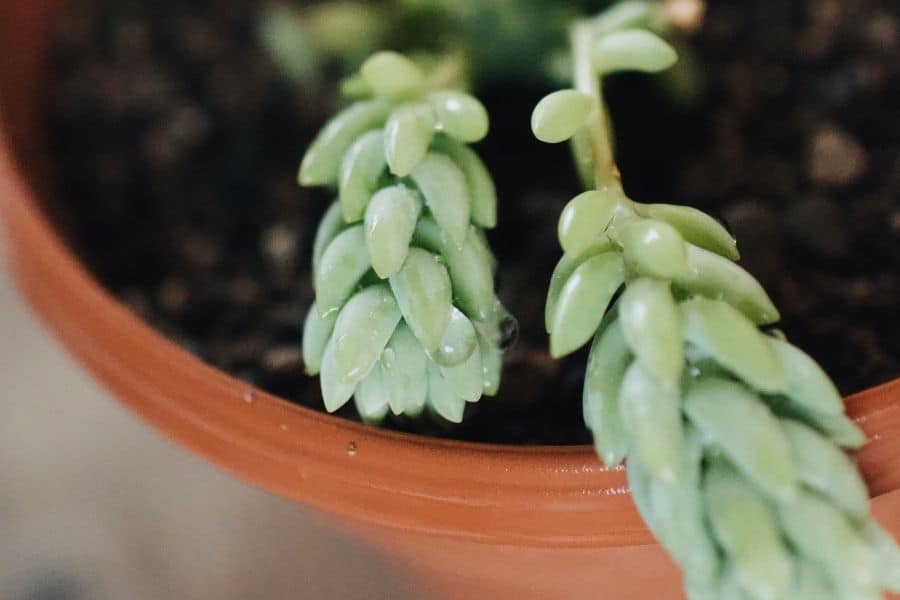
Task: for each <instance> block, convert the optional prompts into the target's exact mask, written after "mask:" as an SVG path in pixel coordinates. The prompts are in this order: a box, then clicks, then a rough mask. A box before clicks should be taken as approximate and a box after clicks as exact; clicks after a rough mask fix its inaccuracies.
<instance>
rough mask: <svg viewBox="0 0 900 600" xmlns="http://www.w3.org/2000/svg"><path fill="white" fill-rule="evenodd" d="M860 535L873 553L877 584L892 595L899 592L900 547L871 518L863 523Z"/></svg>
mask: <svg viewBox="0 0 900 600" xmlns="http://www.w3.org/2000/svg"><path fill="white" fill-rule="evenodd" d="M861 533H862V535H863V537H864V538H865V540H866V541H867V542H868V543H869V545H870V546H871V547H872V550H874V551H875V554H876V566H875V570H876V575H877V577H878V582H879V583H880V584H881V585H882V586H883V587H885V588H887V589H888V590H890V591H892V592H894V593H897V592H900V547H898V546H897V542H896V541H895V540H894V537H893V536H892V535H891V534H890V533H888V532H887V531H885V529H884V528H883V527H881V525H879V524H878V523H876V522H875V519H874V518H872V517H871V516H870V517H868V518H867V519H866V520H865V521H864V523H863V525H862V531H861Z"/></svg>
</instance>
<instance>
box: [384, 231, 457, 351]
mask: <svg viewBox="0 0 900 600" xmlns="http://www.w3.org/2000/svg"><path fill="white" fill-rule="evenodd" d="M390 284H391V290H393V292H394V296H396V298H397V304H398V305H399V306H400V311H401V312H402V313H403V318H404V320H405V321H406V324H407V325H409V328H410V329H411V330H412V332H413V333H414V334H415V336H416V338H418V340H419V342H421V344H422V346H423V347H424V348H425V351H426V352H428V353H431V352H434V351H436V350H437V348H438V346H439V344H440V342H441V337H442V336H443V334H444V329H445V328H446V327H447V323H448V321H449V319H450V312H451V310H452V308H453V301H452V290H451V288H450V276H449V275H448V274H447V269H446V268H445V267H444V265H442V264H441V263H440V261H439V260H438V259H437V257H436V256H434V255H432V254H431V253H429V252H427V251H425V250H422V249H420V248H410V249H409V254H407V256H406V262H404V263H403V267H402V268H401V269H400V270H399V271H397V272H396V273H394V274H393V275H391V277H390Z"/></svg>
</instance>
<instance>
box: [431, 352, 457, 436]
mask: <svg viewBox="0 0 900 600" xmlns="http://www.w3.org/2000/svg"><path fill="white" fill-rule="evenodd" d="M427 371H428V405H429V406H430V407H431V408H432V409H433V410H434V411H435V412H436V413H437V414H439V415H440V416H442V417H443V418H445V419H447V420H448V421H450V422H451V423H462V420H463V413H464V412H465V410H466V401H465V400H463V399H462V398H460V397H458V396H457V395H456V393H455V392H454V391H453V388H452V387H451V386H450V384H449V383H447V381H446V380H445V379H444V376H443V375H441V371H440V369H439V368H438V366H437V365H436V364H434V363H432V362H429V363H428V367H427Z"/></svg>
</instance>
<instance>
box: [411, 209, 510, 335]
mask: <svg viewBox="0 0 900 600" xmlns="http://www.w3.org/2000/svg"><path fill="white" fill-rule="evenodd" d="M413 241H414V243H415V244H418V245H420V246H422V247H424V248H427V249H428V250H430V251H432V252H437V253H439V254H440V255H441V257H442V258H443V259H444V263H445V265H446V267H447V271H448V272H449V273H450V280H451V281H452V282H453V294H454V299H455V301H456V304H457V305H458V306H459V307H460V309H462V311H463V312H464V313H466V314H467V315H469V316H470V317H471V318H472V319H475V320H477V321H484V320H485V319H487V318H488V316H489V315H490V314H491V311H492V310H493V307H494V302H495V298H494V276H493V273H492V269H491V265H492V256H491V252H490V249H489V248H488V247H487V244H486V243H485V242H484V240H483V239H482V238H481V236H480V235H478V230H477V229H476V228H475V227H473V226H470V227H469V232H468V236H467V237H466V241H465V243H463V245H462V246H458V245H456V244H455V243H454V242H453V241H452V240H451V239H450V236H449V234H448V233H447V232H446V231H444V230H442V229H441V227H439V226H438V224H437V223H436V222H435V221H434V219H432V218H430V217H422V218H420V219H419V222H418V223H416V230H415V233H414V234H413Z"/></svg>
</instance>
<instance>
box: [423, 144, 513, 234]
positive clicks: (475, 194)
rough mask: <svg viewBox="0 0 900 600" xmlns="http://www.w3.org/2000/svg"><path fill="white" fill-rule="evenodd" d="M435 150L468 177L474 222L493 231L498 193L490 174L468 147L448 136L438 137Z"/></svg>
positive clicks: (434, 146)
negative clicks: (446, 157) (444, 155)
mask: <svg viewBox="0 0 900 600" xmlns="http://www.w3.org/2000/svg"><path fill="white" fill-rule="evenodd" d="M432 146H433V148H434V149H435V150H436V151H438V152H440V153H442V154H446V155H447V156H448V157H449V158H450V159H451V160H452V161H453V162H455V163H456V166H457V167H459V168H460V169H461V170H462V172H463V174H464V175H465V176H466V182H467V183H468V186H469V196H470V198H471V201H472V222H473V223H475V224H476V225H478V226H479V227H486V228H487V229H492V228H494V227H495V226H496V225H497V191H496V189H495V187H494V180H493V179H492V178H491V174H490V172H489V171H488V170H487V167H485V166H484V163H483V162H482V161H481V159H480V158H479V157H478V155H477V154H476V153H475V152H474V151H473V150H472V149H471V148H469V147H468V146H466V145H465V144H462V143H460V142H458V141H456V140H454V139H451V138H449V137H447V136H438V137H437V138H436V139H435V141H434V143H433V144H432Z"/></svg>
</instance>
